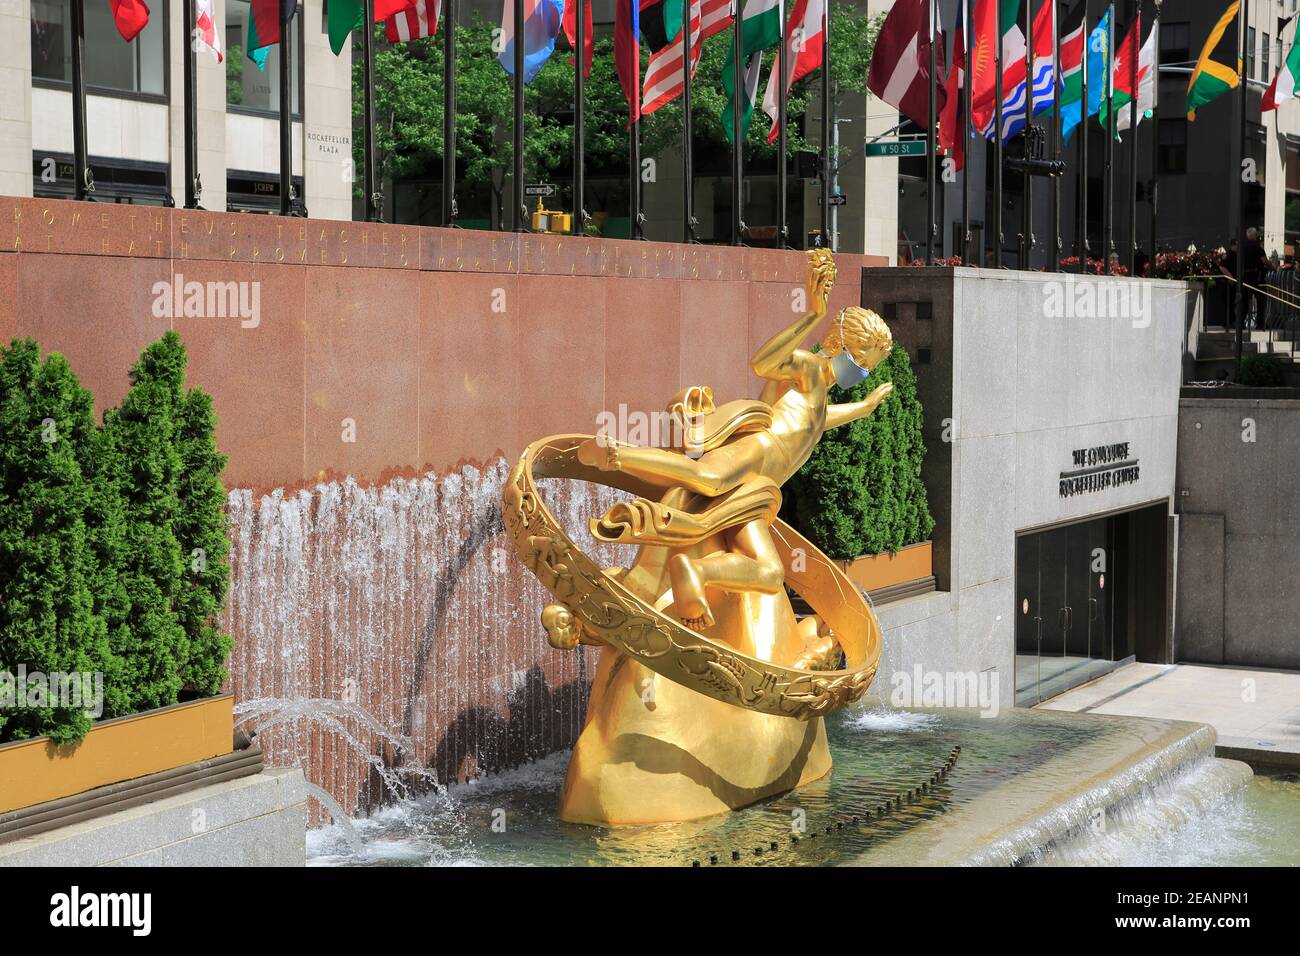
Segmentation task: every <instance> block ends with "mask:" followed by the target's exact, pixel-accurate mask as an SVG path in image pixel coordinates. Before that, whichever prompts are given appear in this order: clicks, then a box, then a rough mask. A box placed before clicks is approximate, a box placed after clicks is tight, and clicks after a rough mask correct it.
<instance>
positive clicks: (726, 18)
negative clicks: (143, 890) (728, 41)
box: [700, 0, 736, 40]
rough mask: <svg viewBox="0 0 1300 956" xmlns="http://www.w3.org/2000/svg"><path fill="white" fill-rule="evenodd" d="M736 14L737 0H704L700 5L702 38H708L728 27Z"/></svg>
mask: <svg viewBox="0 0 1300 956" xmlns="http://www.w3.org/2000/svg"><path fill="white" fill-rule="evenodd" d="M735 15H736V3H735V0H704V3H703V4H701V6H700V39H701V40H707V39H708V38H709V37H711V36H713V35H714V34H715V33H721V32H722V31H723V30H725V29H727V27H729V26H731V20H732V18H733V17H735Z"/></svg>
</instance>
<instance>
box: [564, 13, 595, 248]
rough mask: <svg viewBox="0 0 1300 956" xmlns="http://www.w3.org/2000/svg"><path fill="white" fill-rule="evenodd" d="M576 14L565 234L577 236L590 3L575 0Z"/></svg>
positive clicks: (583, 181)
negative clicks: (569, 191)
mask: <svg viewBox="0 0 1300 956" xmlns="http://www.w3.org/2000/svg"><path fill="white" fill-rule="evenodd" d="M576 2H577V12H576V14H575V17H574V21H573V41H574V42H573V46H574V50H573V64H574V66H573V218H572V219H571V220H570V222H569V231H570V232H572V233H573V234H574V235H575V236H581V235H582V234H583V233H584V232H585V231H586V223H584V222H583V219H584V216H583V212H582V210H583V198H584V197H585V196H586V175H585V174H586V168H585V165H586V157H585V156H584V152H585V148H586V144H585V143H584V134H585V133H586V130H585V129H584V126H583V120H584V118H585V117H584V115H583V111H584V109H585V108H586V101H585V97H584V95H583V81H584V80H585V76H584V73H585V71H586V68H587V46H586V44H587V25H586V19H587V16H586V14H587V11H586V9H585V8H586V5H587V4H588V3H589V2H590V0H576Z"/></svg>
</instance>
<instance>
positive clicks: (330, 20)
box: [325, 0, 438, 56]
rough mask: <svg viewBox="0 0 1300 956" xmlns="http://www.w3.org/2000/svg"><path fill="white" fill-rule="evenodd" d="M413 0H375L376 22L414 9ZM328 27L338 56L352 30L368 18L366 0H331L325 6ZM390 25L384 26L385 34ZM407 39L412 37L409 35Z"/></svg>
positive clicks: (435, 0)
mask: <svg viewBox="0 0 1300 956" xmlns="http://www.w3.org/2000/svg"><path fill="white" fill-rule="evenodd" d="M437 4H438V0H434V8H433V11H434V12H433V16H434V22H435V24H436V22H437V17H438V6H437ZM413 9H414V8H413V7H412V0H375V22H376V23H382V22H383V21H385V20H387V19H388V18H389V17H396V16H397V15H399V14H401V13H405V12H406V11H408V10H411V11H413ZM325 14H326V20H325V22H326V28H327V32H328V33H329V38H330V49H331V50H333V51H334V55H335V56H338V55H339V54H340V53H342V52H343V46H344V44H346V43H347V42H348V37H349V36H351V35H352V31H353V30H355V29H357V28H358V27H360V26H361V22H362V21H363V20H364V19H365V18H366V4H365V0H329V3H328V4H327V5H326V8H325ZM388 30H389V27H387V26H386V27H385V28H384V32H385V34H387V33H388ZM406 39H411V38H410V37H407V38H406Z"/></svg>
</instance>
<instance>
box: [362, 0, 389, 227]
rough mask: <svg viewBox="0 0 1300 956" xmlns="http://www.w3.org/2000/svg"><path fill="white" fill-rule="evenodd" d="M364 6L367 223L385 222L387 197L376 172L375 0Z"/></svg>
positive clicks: (363, 156) (363, 139)
mask: <svg viewBox="0 0 1300 956" xmlns="http://www.w3.org/2000/svg"><path fill="white" fill-rule="evenodd" d="M362 6H363V9H364V10H365V17H364V19H363V21H362V24H361V58H362V61H363V62H362V64H361V65H362V68H363V69H364V70H365V73H366V84H365V89H364V90H363V91H362V92H363V95H362V104H361V108H362V111H363V118H362V124H363V126H364V129H363V131H362V140H361V152H362V158H363V159H364V161H365V170H364V175H365V181H364V187H365V194H366V222H383V221H384V196H383V193H381V192H380V191H379V183H378V179H377V177H376V171H375V25H374V24H375V0H365V3H364V4H363V5H362Z"/></svg>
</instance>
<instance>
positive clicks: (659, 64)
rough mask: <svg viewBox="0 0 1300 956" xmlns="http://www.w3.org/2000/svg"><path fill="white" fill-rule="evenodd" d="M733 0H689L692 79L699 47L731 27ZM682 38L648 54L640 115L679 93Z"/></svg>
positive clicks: (649, 111) (655, 108) (698, 58)
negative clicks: (648, 60) (648, 59)
mask: <svg viewBox="0 0 1300 956" xmlns="http://www.w3.org/2000/svg"><path fill="white" fill-rule="evenodd" d="M734 10H735V2H734V0H691V76H694V75H695V68H696V67H697V66H698V65H699V62H700V49H701V44H702V43H703V42H704V41H705V40H707V39H708V38H709V37H711V36H713V35H714V34H715V33H718V32H719V31H721V30H725V29H726V28H727V27H729V26H731V20H732V17H733V16H734ZM682 86H683V83H682V36H681V34H680V33H679V34H678V36H677V40H676V42H674V43H670V44H668V46H666V47H664V48H663V49H662V50H659V51H658V52H657V53H652V54H651V55H650V62H649V64H648V65H647V66H646V73H645V85H644V87H643V90H644V92H643V94H642V97H641V102H642V103H643V104H644V105H643V106H642V107H641V115H643V116H645V115H647V114H650V113H653V112H654V111H655V110H657V109H658V108H659V107H661V106H663V105H664V104H665V103H671V102H672V101H673V100H675V99H676V98H677V97H679V96H681V94H682Z"/></svg>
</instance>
